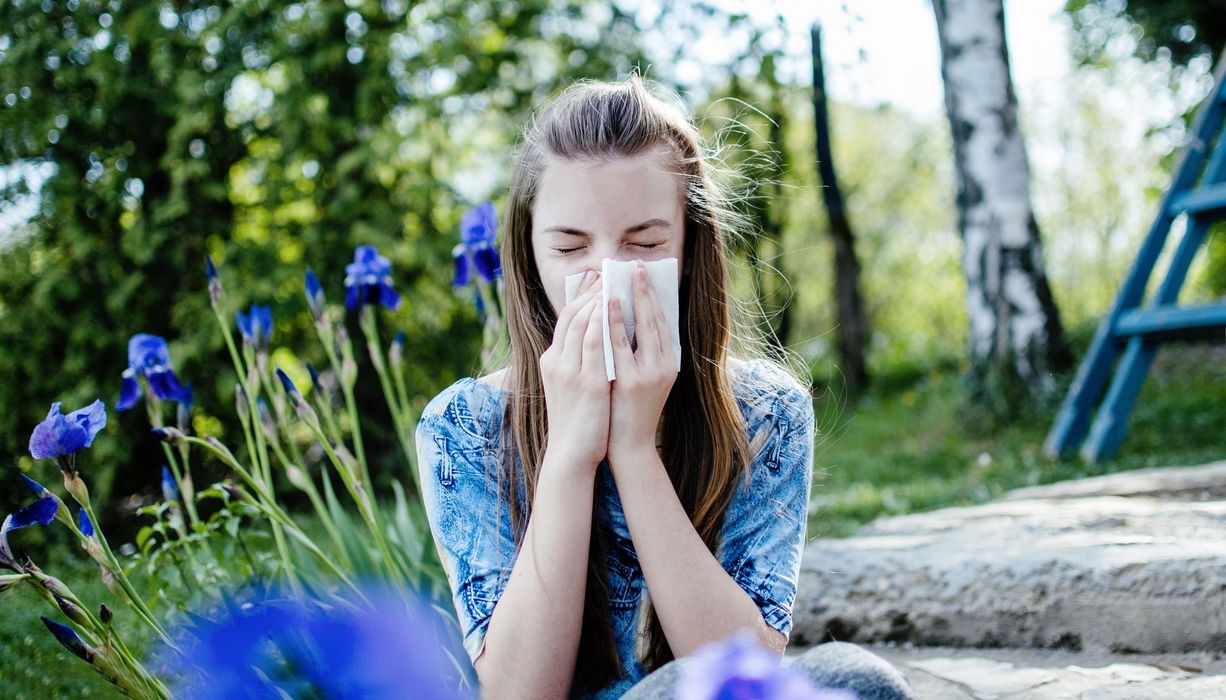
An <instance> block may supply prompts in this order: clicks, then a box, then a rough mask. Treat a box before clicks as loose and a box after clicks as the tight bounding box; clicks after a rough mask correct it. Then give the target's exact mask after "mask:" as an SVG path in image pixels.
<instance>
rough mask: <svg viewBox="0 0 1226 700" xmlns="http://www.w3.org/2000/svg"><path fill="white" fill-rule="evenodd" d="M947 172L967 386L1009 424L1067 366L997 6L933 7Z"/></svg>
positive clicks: (941, 0)
mask: <svg viewBox="0 0 1226 700" xmlns="http://www.w3.org/2000/svg"><path fill="white" fill-rule="evenodd" d="M932 5H933V10H934V11H935V15H936V21H937V33H938V36H939V39H940V45H941V77H942V79H943V81H944V84H945V106H946V111H947V113H948V116H949V123H950V127H951V129H950V130H951V133H952V137H953V145H954V161H955V165H956V170H957V200H956V201H957V208H958V230H959V232H960V234H961V236H962V242H963V257H962V260H963V270H964V273H965V275H966V282H967V299H966V307H967V317H968V321H969V350H970V359H971V380H972V386H973V387H974V389H975V395H976V396H977V397H978V398H979V399H980V400H981V402H983V403H985V404H986V405H988V406H989V407H992V408H993V409H994V410H995V411H996V413H998V414H1005V415H1007V414H1010V413H1012V412H1013V411H1014V410H1016V408H1017V407H1018V406H1019V404H1020V401H1021V399H1023V398H1024V397H1025V396H1026V395H1027V394H1029V393H1032V391H1033V390H1035V389H1038V390H1044V389H1052V388H1054V386H1053V382H1052V380H1051V371H1052V370H1055V369H1063V368H1064V367H1066V366H1067V365H1068V364H1069V361H1070V357H1069V354H1068V351H1067V348H1066V347H1065V345H1064V338H1063V328H1062V327H1061V323H1060V316H1059V312H1058V310H1057V309H1056V304H1055V301H1054V299H1053V298H1052V294H1051V289H1050V287H1049V285H1048V282H1047V275H1046V273H1045V272H1044V268H1043V254H1042V243H1041V241H1040V238H1039V229H1038V224H1037V223H1036V221H1035V217H1034V212H1033V209H1032V207H1031V201H1030V171H1029V166H1028V164H1027V160H1026V148H1025V143H1024V140H1023V138H1022V132H1021V129H1020V128H1019V125H1018V118H1017V98H1016V96H1015V95H1014V91H1013V84H1012V81H1011V79H1010V77H1009V53H1008V48H1007V46H1006V44H1005V18H1004V7H1003V5H1002V2H1001V0H933V3H932Z"/></svg>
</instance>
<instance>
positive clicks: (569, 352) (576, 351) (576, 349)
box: [560, 296, 600, 368]
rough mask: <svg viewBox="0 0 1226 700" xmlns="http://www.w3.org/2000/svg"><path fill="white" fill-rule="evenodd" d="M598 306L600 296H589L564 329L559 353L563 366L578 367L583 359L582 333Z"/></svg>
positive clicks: (585, 330) (584, 331)
mask: <svg viewBox="0 0 1226 700" xmlns="http://www.w3.org/2000/svg"><path fill="white" fill-rule="evenodd" d="M599 306H600V297H597V296H589V297H588V299H587V301H586V302H585V303H584V304H583V308H581V309H579V311H578V313H576V314H575V316H574V318H572V319H571V321H570V327H569V328H567V329H566V338H565V339H564V340H563V341H562V347H561V348H560V355H561V357H562V366H563V367H576V368H578V367H580V366H581V365H580V363H581V362H582V361H583V335H584V334H585V333H586V332H587V327H588V324H589V323H590V322H591V319H592V314H593V313H594V312H595V311H596V310H597V309H598V308H599Z"/></svg>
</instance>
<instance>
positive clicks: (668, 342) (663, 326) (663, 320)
mask: <svg viewBox="0 0 1226 700" xmlns="http://www.w3.org/2000/svg"><path fill="white" fill-rule="evenodd" d="M649 292H650V296H651V303H652V305H653V306H654V307H655V309H656V330H658V331H659V332H660V352H661V353H663V355H664V356H665V357H667V358H668V359H669V360H670V361H671V362H672V365H671V366H672V367H674V368H676V366H677V356H676V355H674V354H673V330H672V326H671V325H670V324H669V322H668V317H667V316H665V315H664V305H663V304H661V303H660V298H659V297H657V296H656V290H655V288H651V289H650V290H649Z"/></svg>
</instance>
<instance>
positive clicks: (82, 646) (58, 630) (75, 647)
mask: <svg viewBox="0 0 1226 700" xmlns="http://www.w3.org/2000/svg"><path fill="white" fill-rule="evenodd" d="M42 620H43V624H44V625H46V626H47V631H48V632H50V633H51V634H52V635H54V636H55V638H56V640H57V641H59V643H60V644H63V645H64V648H65V649H67V650H68V651H71V652H72V653H74V654H76V655H77V656H79V657H81V658H82V659H83V660H84V661H85V662H86V663H90V664H92V663H93V662H94V657H95V656H96V655H97V652H96V651H95V650H94V649H92V648H90V646H89V645H87V644H86V643H85V642H84V641H82V640H81V637H79V636H78V635H77V633H76V631H75V630H73V629H72V628H71V627H69V626H67V625H62V624H60V623H58V622H56V621H55V620H52V619H49V618H46V617H44V618H42Z"/></svg>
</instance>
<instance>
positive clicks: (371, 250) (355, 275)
mask: <svg viewBox="0 0 1226 700" xmlns="http://www.w3.org/2000/svg"><path fill="white" fill-rule="evenodd" d="M373 304H382V305H384V306H385V307H387V308H389V309H391V310H393V311H395V310H396V308H397V307H399V306H400V295H399V294H397V293H396V290H395V289H392V263H391V261H390V260H388V259H387V258H385V257H384V256H382V255H379V251H377V250H375V247H374V246H373V245H360V246H358V247H357V249H356V250H354V251H353V262H352V263H350V264H348V265H346V266H345V307H346V308H348V309H358V308H361V307H364V306H367V305H373Z"/></svg>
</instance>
